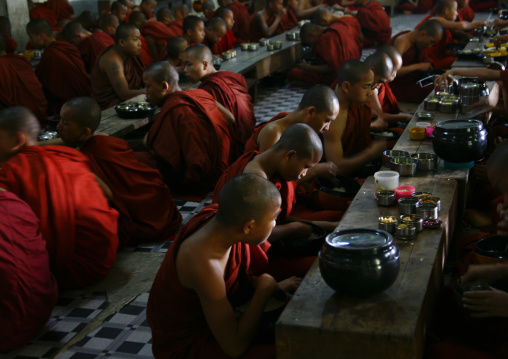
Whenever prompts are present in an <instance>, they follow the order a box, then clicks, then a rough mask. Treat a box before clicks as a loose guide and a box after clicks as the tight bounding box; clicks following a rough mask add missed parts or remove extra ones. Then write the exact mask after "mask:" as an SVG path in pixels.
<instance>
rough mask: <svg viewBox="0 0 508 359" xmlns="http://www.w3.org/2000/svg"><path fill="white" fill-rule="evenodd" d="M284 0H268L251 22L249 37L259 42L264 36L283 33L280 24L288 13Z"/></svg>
mask: <svg viewBox="0 0 508 359" xmlns="http://www.w3.org/2000/svg"><path fill="white" fill-rule="evenodd" d="M286 12H287V10H286V9H285V8H284V4H283V0H266V7H265V8H264V9H262V10H260V11H258V12H257V13H255V14H254V15H253V16H252V18H251V19H250V22H249V39H250V41H252V42H258V41H259V39H261V38H263V37H272V36H274V35H277V34H280V33H283V32H284V30H283V29H282V26H281V25H280V22H281V20H282V18H283V17H284V16H285V15H286Z"/></svg>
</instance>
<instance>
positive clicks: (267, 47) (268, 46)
mask: <svg viewBox="0 0 508 359" xmlns="http://www.w3.org/2000/svg"><path fill="white" fill-rule="evenodd" d="M266 50H267V51H274V50H275V45H274V44H267V45H266Z"/></svg>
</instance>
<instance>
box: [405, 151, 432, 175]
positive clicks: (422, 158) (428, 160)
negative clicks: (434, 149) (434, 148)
mask: <svg viewBox="0 0 508 359" xmlns="http://www.w3.org/2000/svg"><path fill="white" fill-rule="evenodd" d="M411 157H412V158H414V159H416V160H417V161H418V164H417V165H416V170H417V171H434V170H436V169H437V155H436V154H435V153H423V152H422V153H414V154H412V155H411Z"/></svg>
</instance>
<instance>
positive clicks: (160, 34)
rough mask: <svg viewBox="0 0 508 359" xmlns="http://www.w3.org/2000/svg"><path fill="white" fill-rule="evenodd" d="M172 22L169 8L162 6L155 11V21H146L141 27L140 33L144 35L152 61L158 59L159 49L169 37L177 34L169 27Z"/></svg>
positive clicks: (160, 49) (162, 47)
mask: <svg viewBox="0 0 508 359" xmlns="http://www.w3.org/2000/svg"><path fill="white" fill-rule="evenodd" d="M172 22H173V15H172V14H171V10H169V9H168V8H162V9H160V10H158V11H157V21H147V22H145V23H144V25H143V26H142V27H141V34H142V35H143V36H144V37H145V40H146V43H147V45H148V47H149V49H150V53H151V54H152V59H153V61H159V57H160V54H161V51H162V50H163V49H164V48H165V47H166V43H167V41H168V40H169V39H170V38H172V37H175V36H179V35H178V33H177V32H176V31H173V30H172V29H171V28H170V27H169V25H170V24H171V23H172Z"/></svg>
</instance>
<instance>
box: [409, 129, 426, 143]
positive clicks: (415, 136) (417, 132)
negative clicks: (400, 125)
mask: <svg viewBox="0 0 508 359" xmlns="http://www.w3.org/2000/svg"><path fill="white" fill-rule="evenodd" d="M409 138H410V139H412V140H415V141H421V140H423V139H424V138H425V127H412V128H411V129H410V130H409Z"/></svg>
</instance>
